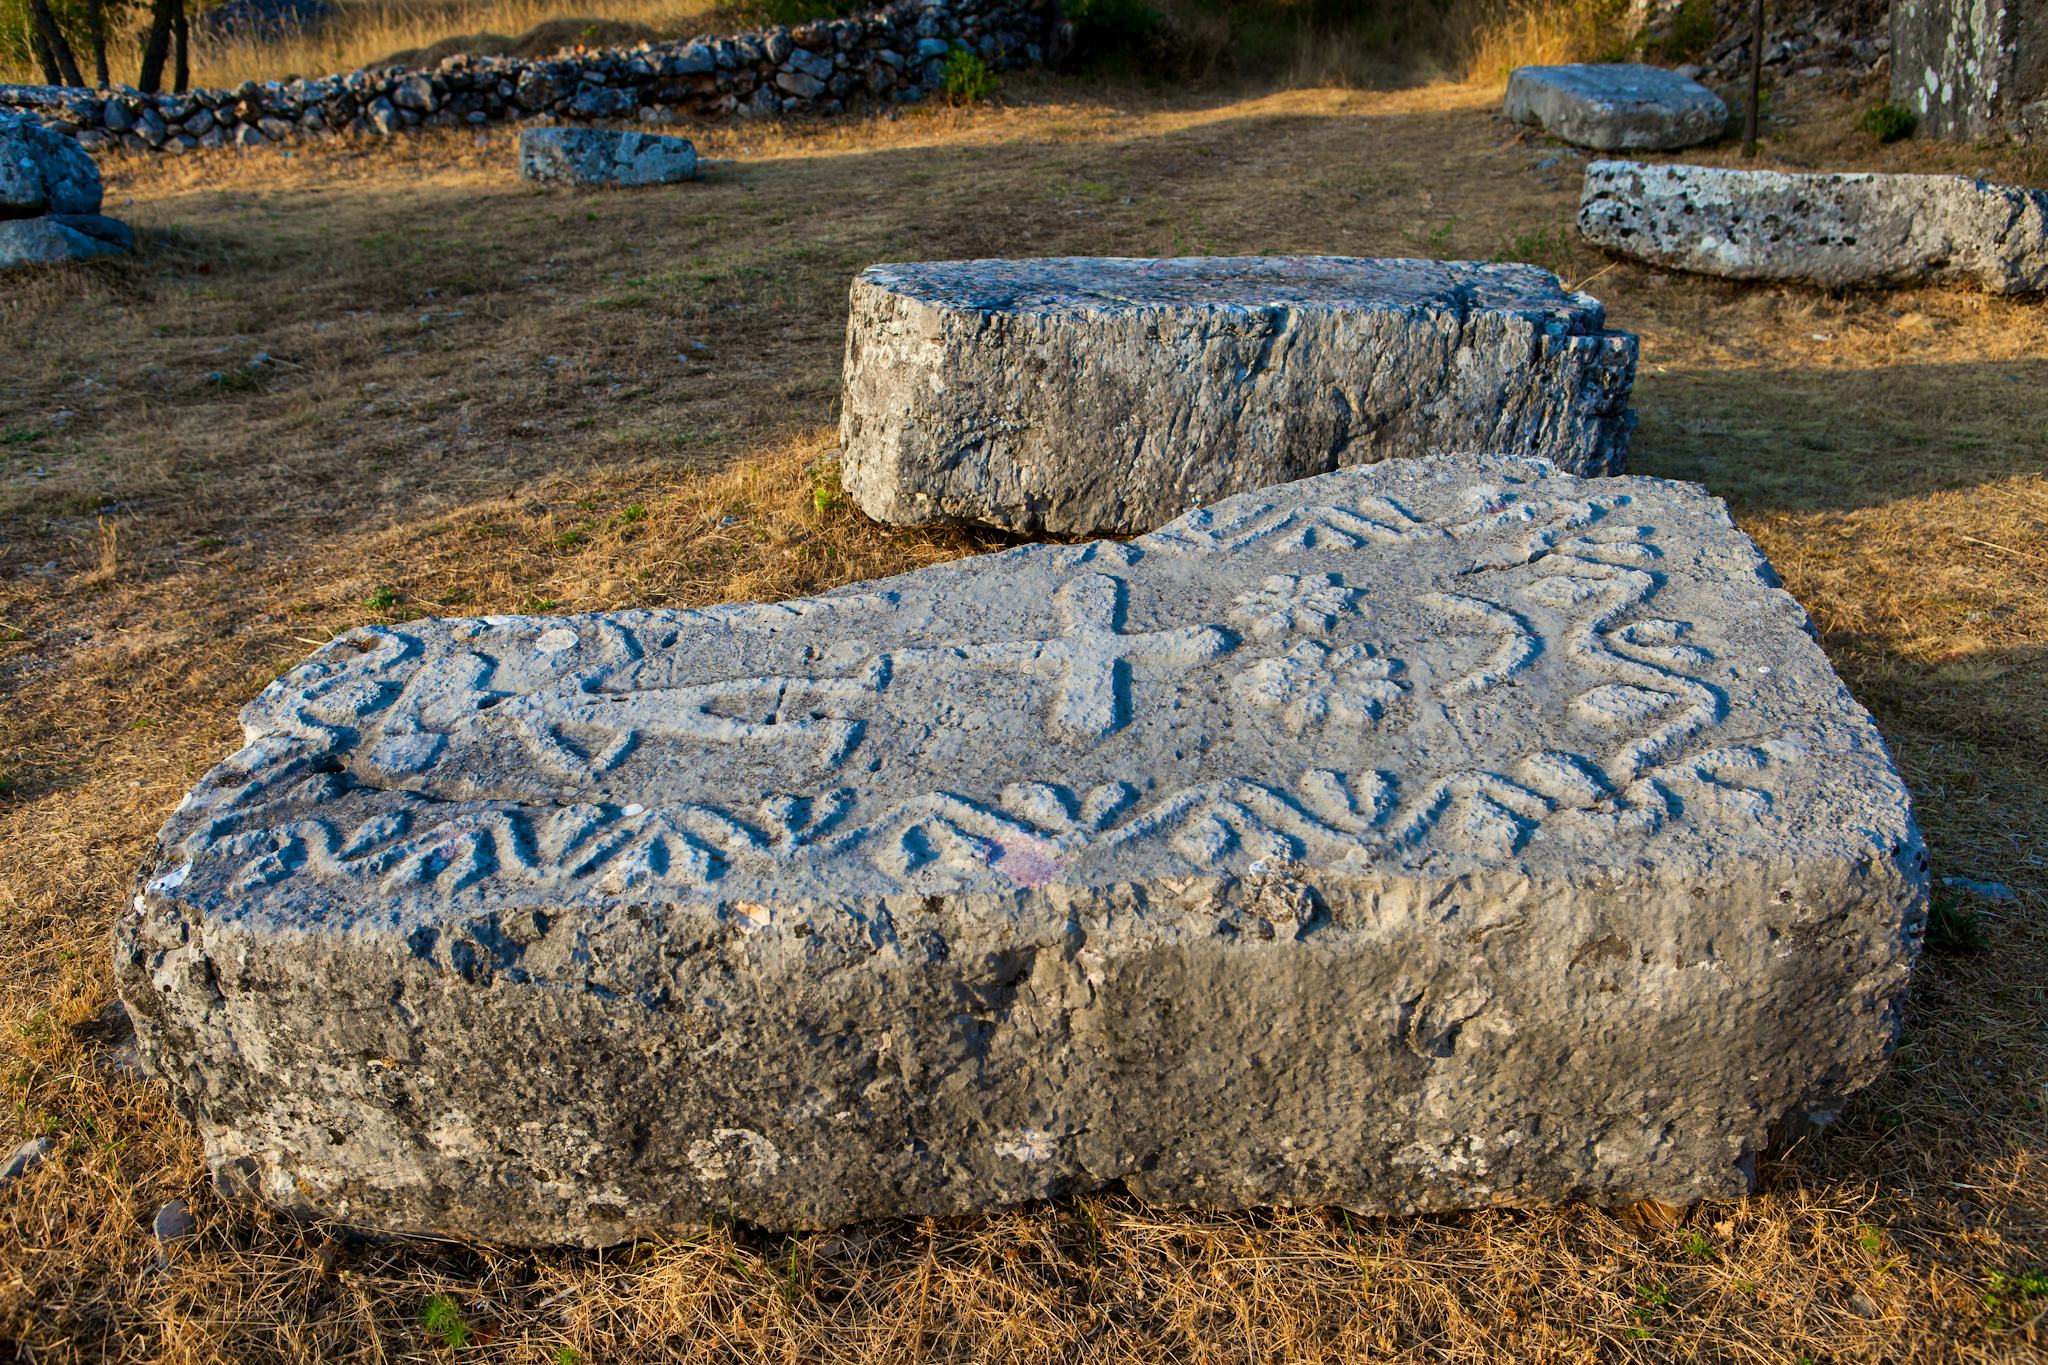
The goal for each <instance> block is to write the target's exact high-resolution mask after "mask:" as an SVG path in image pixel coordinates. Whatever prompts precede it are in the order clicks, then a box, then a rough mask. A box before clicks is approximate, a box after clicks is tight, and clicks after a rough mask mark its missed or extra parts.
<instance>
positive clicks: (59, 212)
mask: <svg viewBox="0 0 2048 1365" xmlns="http://www.w3.org/2000/svg"><path fill="white" fill-rule="evenodd" d="M101 195H102V191H101V187H100V169H99V167H98V165H96V164H95V163H94V161H93V159H92V157H91V155H90V154H88V153H87V152H86V150H85V149H84V148H83V147H80V146H79V145H78V144H77V143H76V142H74V141H72V140H71V139H70V138H67V137H64V136H62V135H61V134H58V133H54V132H52V131H50V130H49V129H48V128H45V127H43V126H42V123H41V122H40V121H39V120H37V119H35V118H31V117H27V116H25V115H20V114H15V113H12V112H10V111H8V110H5V109H0V270H7V269H10V268H12V267H15V266H21V265H47V264H52V263H54V262H58V261H82V260H90V259H92V258H93V257H95V256H107V255H113V254H115V253H118V252H126V251H133V250H134V249H135V234H134V233H133V232H131V231H130V230H129V229H128V226H127V224H125V223H120V222H116V221H115V220H114V219H112V218H104V217H101V216H100V211H99V210H100V200H101Z"/></svg>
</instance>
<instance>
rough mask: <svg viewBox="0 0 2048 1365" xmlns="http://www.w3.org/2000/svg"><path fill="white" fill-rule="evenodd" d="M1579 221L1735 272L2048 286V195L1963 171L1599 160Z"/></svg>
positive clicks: (1634, 243) (1836, 281) (1637, 248)
mask: <svg viewBox="0 0 2048 1365" xmlns="http://www.w3.org/2000/svg"><path fill="white" fill-rule="evenodd" d="M1579 231H1580V233H1581V234H1582V235H1584V236H1585V238H1586V240H1588V241H1590V242H1593V243H1595V244H1597V245H1599V246H1602V247H1605V248H1607V249H1608V250H1609V251H1615V252H1619V253H1620V254H1622V255H1624V256H1633V257H1635V258H1636V259H1638V260H1643V261H1652V262H1655V263H1656V264H1658V265H1665V266H1671V267H1674V268H1676V269H1679V270H1692V271H1698V272H1699V273H1701V274H1703V275H1720V276H1723V277H1725V278H1728V279H1734V280H1792V281H1798V282H1802V283H1807V284H1817V285H1821V286H1823V287H1826V288H1831V289H1841V288H1851V287H1857V286H1864V287H1870V286H1880V285H1910V284H1927V283H1935V282H1947V281H1953V280H1970V281H1973V282H1975V283H1976V284H1978V285H1979V286H1981V287H1982V288H1984V289H1987V290H1990V291H1991V292H1993V293H1996V294H2038V293H2042V292H2048V193H2044V192H2043V191H2041V190H2035V189H2027V188H2025V187H2023V186H2019V185H1995V184H1991V183H1989V182H1987V181H1983V180H1970V179H1967V178H1965V177H1963V176H1960V175H1887V174H1879V173H1872V172H1867V171H1859V172H1851V173H1846V174H1825V175H1804V174H1792V173H1787V172H1784V171H1743V170H1730V169H1727V168H1725V167H1721V166H1674V165H1669V164H1651V163H1648V162H1642V161H1595V162H1594V163H1593V164H1592V165H1590V166H1588V167H1587V168H1586V185H1585V190H1584V192H1583V193H1582V195H1581V196H1580V200H1579Z"/></svg>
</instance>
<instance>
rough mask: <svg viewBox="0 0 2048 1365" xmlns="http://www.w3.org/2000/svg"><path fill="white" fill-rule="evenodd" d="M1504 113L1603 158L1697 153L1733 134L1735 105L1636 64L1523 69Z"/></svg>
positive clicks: (1512, 81) (1511, 83) (1511, 85)
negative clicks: (1674, 151)
mask: <svg viewBox="0 0 2048 1365" xmlns="http://www.w3.org/2000/svg"><path fill="white" fill-rule="evenodd" d="M1501 112H1502V113H1503V114H1505V115H1506V116H1507V118H1508V120H1509V121H1510V122H1513V123H1531V124H1535V125H1536V126H1538V127H1540V128H1542V129H1543V131H1544V132H1546V133H1549V134H1550V135H1551V136H1552V137H1557V138H1562V139H1563V140H1564V141H1566V142H1571V143H1576V144H1577V145H1578V146H1581V147H1592V148H1596V149H1597V150H1599V151H1603V152H1623V151H1628V152H1646V151H1668V150H1670V149H1671V148H1674V147H1693V146H1697V145H1698V144H1700V143H1702V142H1712V141H1714V140H1715V139H1716V138H1718V137H1720V136H1721V134H1722V133H1723V132H1725V131H1726V130H1727V127H1728V106H1727V105H1726V104H1723V103H1722V102H1721V97H1720V96H1719V95H1717V94H1715V93H1714V92H1713V91H1711V90H1709V89H1707V87H1706V86H1704V85H1701V84H1700V83H1699V82H1698V81H1696V80H1693V79H1691V78H1690V77H1687V76H1681V75H1679V74H1678V73H1677V72H1676V71H1666V70H1664V69H1663V68H1662V67H1656V66H1641V65H1638V64H1636V63H1632V62H1603V63H1598V64H1588V65H1575V66H1524V67H1518V68H1517V69H1516V70H1515V71H1514V72H1513V73H1512V74H1511V75H1510V76H1509V77H1508V93H1507V99H1506V102H1505V103H1504V105H1503V106H1502V110H1501Z"/></svg>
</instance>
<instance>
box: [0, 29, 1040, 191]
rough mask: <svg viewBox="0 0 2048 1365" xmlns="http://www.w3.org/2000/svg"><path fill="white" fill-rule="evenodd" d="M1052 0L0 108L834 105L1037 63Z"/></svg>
mask: <svg viewBox="0 0 2048 1365" xmlns="http://www.w3.org/2000/svg"><path fill="white" fill-rule="evenodd" d="M1052 22H1053V11H1052V7H1051V5H1050V4H1049V3H1048V2H1047V0H905V2H904V3H898V4H894V5H889V6H885V7H883V8H881V9H877V10H872V11H869V12H867V13H865V14H860V15H856V16H853V17H851V18H847V19H835V20H820V21H819V22H816V23H812V24H804V25H800V26H798V27H796V28H779V27H778V28H771V29H767V30H764V31H762V32H758V33H743V34H739V35H736V36H733V37H727V38H695V39H690V40H687V41H678V42H672V43H643V44H641V45H640V46H638V47H633V48H619V49H611V50H607V51H601V52H580V53H570V54H564V55H560V56H557V57H553V58H546V59H539V60H534V59H528V58H519V57H472V56H457V57H451V58H449V59H448V60H446V61H444V62H442V63H441V64H440V65H439V66H437V67H436V68H434V69H433V70H432V71H410V70H406V69H403V68H399V67H389V68H383V69H378V70H362V71H351V72H349V73H348V74H346V75H340V76H327V77H323V78H321V79H318V80H294V81H268V82H262V83H258V82H255V81H248V82H244V83H243V84H242V85H240V86H237V87H236V88H235V89H233V90H193V91H187V92H186V93H184V94H178V95H167V94H157V95H145V94H141V93H139V92H137V91H135V90H132V89H128V88H126V87H117V88H116V89H114V90H112V91H92V90H79V89H72V88H60V87H55V86H39V85H0V107H4V106H13V107H14V108H17V109H28V110H32V111H33V112H35V114H36V115H37V116H38V117H39V118H40V119H41V120H42V122H43V124H44V126H45V127H48V128H51V129H53V130H55V131H57V132H60V133H66V134H69V135H72V136H75V137H76V138H77V139H78V141H79V142H80V143H81V144H83V145H85V146H87V147H94V148H100V147H125V148H128V149H130V150H134V151H157V152H170V153H174V154H176V153H182V152H188V151H192V150H195V149H197V148H200V147H224V146H228V145H231V144H232V145H236V146H241V147H261V146H266V145H269V144H272V143H284V142H291V141H294V140H296V139H300V138H306V137H319V136H327V135H334V134H344V133H348V134H356V135H359V136H370V137H388V136H391V135H394V134H397V133H400V132H403V131H405V130H406V129H409V128H417V127H460V126H463V125H485V124H491V123H502V122H510V121H514V120H541V119H553V120H570V121H579V122H581V121H599V120H604V121H615V120H638V121H640V122H644V123H656V124H658V123H665V122H669V121H672V120H674V119H676V118H715V117H718V116H721V115H738V116H757V117H766V116H772V115H779V114H800V113H824V114H830V113H839V112H841V111H843V110H845V109H846V108H847V107H848V106H849V105H854V104H859V103H869V104H878V103H909V102H914V101H916V100H920V99H923V98H925V97H926V96H927V95H929V94H931V93H932V92H933V91H934V90H936V89H939V88H941V87H942V85H943V82H944V68H945V62H946V57H947V54H948V53H949V52H950V51H952V49H953V48H955V47H956V46H957V47H965V48H967V49H968V50H969V51H971V52H973V53H974V54H975V55H976V56H978V57H980V58H981V59H982V60H983V61H985V62H987V63H989V64H990V65H991V66H994V67H998V68H1017V67H1026V66H1035V65H1037V64H1039V63H1040V62H1042V61H1043V60H1044V56H1045V51H1044V46H1043V44H1044V42H1045V38H1046V34H1047V31H1048V25H1049V24H1050V23H1052Z"/></svg>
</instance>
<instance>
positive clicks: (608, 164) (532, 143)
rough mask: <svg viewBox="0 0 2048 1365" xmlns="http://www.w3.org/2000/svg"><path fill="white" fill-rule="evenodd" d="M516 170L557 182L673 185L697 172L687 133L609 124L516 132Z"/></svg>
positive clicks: (528, 175)
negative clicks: (670, 133) (633, 130)
mask: <svg viewBox="0 0 2048 1365" xmlns="http://www.w3.org/2000/svg"><path fill="white" fill-rule="evenodd" d="M519 174H520V175H521V176H522V177H523V178H525V179H527V180H538V181H545V182H548V183H551V184H561V185H672V184H674V183H676V182H677V181H679V180H691V179H694V178H695V177H696V174H697V148H696V147H695V145H693V144H692V143H691V141H690V140H689V139H688V138H686V137H666V136H662V135H660V134H656V133H631V132H619V131H616V130H614V129H610V128H528V129H526V130H525V131H524V132H522V133H520V135H519Z"/></svg>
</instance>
